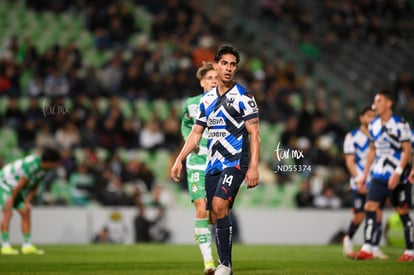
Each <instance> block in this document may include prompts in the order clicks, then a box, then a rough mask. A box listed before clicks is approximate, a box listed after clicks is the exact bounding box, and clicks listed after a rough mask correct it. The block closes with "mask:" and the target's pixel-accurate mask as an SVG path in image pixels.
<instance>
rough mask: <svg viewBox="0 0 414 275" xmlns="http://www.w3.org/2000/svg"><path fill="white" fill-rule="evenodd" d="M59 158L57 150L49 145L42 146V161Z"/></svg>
mask: <svg viewBox="0 0 414 275" xmlns="http://www.w3.org/2000/svg"><path fill="white" fill-rule="evenodd" d="M60 158H61V157H60V152H59V150H57V149H55V148H51V147H46V148H43V150H42V156H41V159H42V161H51V162H57V161H59V160H60Z"/></svg>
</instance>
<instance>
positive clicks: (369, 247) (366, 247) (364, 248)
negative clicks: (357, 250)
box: [361, 243, 372, 253]
mask: <svg viewBox="0 0 414 275" xmlns="http://www.w3.org/2000/svg"><path fill="white" fill-rule="evenodd" d="M361 250H362V251H365V252H368V253H372V245H370V244H367V243H364V245H363V246H362V248H361Z"/></svg>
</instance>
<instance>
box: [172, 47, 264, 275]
mask: <svg viewBox="0 0 414 275" xmlns="http://www.w3.org/2000/svg"><path fill="white" fill-rule="evenodd" d="M239 60H240V56H239V53H238V51H237V50H236V49H235V48H233V47H232V46H222V47H221V48H220V49H219V50H218V51H217V53H216V55H215V58H214V68H215V70H216V71H217V76H218V84H217V87H216V88H214V89H212V90H210V91H208V92H206V93H205V94H204V95H203V96H202V98H201V101H200V106H199V110H200V113H199V116H198V118H197V120H196V123H195V124H194V127H193V129H192V130H191V133H190V135H189V136H188V138H187V140H186V142H185V144H184V146H183V148H182V149H181V151H180V153H179V154H178V156H177V158H176V160H175V163H174V165H173V167H172V168H171V178H172V179H173V180H175V181H179V180H180V174H181V170H182V164H181V162H182V161H183V160H184V159H185V158H186V157H187V155H188V154H189V153H190V152H192V151H193V150H194V149H195V148H197V146H198V143H199V140H200V138H201V136H202V134H203V132H204V129H205V128H207V130H208V155H207V167H206V171H205V173H206V193H207V209H208V210H210V211H211V216H212V218H213V220H215V222H216V232H215V236H216V244H217V252H218V257H219V262H220V265H219V266H218V267H217V269H216V272H215V274H216V275H230V274H232V258H231V252H232V222H231V219H230V209H231V208H232V206H233V203H234V200H235V198H236V195H237V192H238V190H239V188H240V185H241V184H242V182H243V180H245V182H246V185H247V188H253V187H255V186H257V184H258V183H259V171H258V165H259V154H260V133H259V110H258V107H257V104H256V101H255V100H254V97H253V96H252V95H251V94H250V93H249V92H248V91H247V90H246V88H244V87H243V86H241V85H240V84H238V83H236V82H234V77H235V74H236V71H237V68H238V63H239Z"/></svg>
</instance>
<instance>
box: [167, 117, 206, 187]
mask: <svg viewBox="0 0 414 275" xmlns="http://www.w3.org/2000/svg"><path fill="white" fill-rule="evenodd" d="M203 131H204V126H201V125H198V124H194V126H193V129H192V130H191V132H190V134H189V135H188V138H187V140H186V141H185V143H184V145H183V148H181V151H180V153H179V154H178V156H177V158H176V159H175V162H174V165H173V167H172V168H171V174H170V176H171V178H172V179H173V180H174V181H176V182H178V181H179V180H180V175H181V170H182V162H183V161H184V160H185V158H186V157H187V156H188V154H190V153H191V152H192V151H193V150H194V149H195V148H197V146H198V143H199V141H200V139H201V136H202V134H203Z"/></svg>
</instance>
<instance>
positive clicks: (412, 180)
mask: <svg viewBox="0 0 414 275" xmlns="http://www.w3.org/2000/svg"><path fill="white" fill-rule="evenodd" d="M411 150H413V148H412V147H411ZM408 181H409V182H410V183H411V184H414V153H412V154H411V171H410V174H409V175H408Z"/></svg>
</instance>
